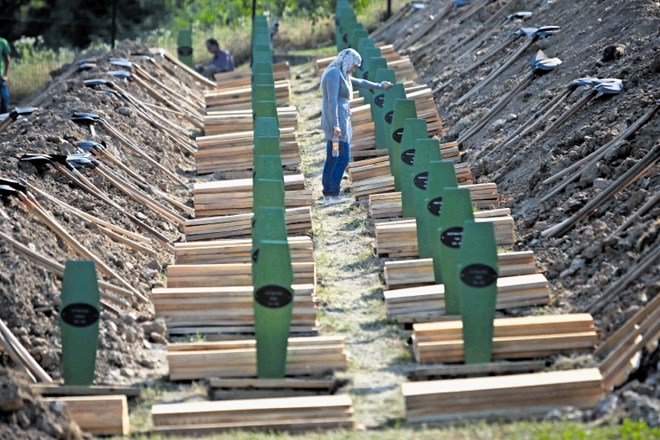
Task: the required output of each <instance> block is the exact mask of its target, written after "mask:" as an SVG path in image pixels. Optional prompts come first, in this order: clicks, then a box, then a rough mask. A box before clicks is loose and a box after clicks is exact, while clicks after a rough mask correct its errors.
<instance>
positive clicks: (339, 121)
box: [321, 49, 392, 205]
mask: <svg viewBox="0 0 660 440" xmlns="http://www.w3.org/2000/svg"><path fill="white" fill-rule="evenodd" d="M361 63H362V58H361V57H360V54H359V53H357V52H356V51H355V50H354V49H344V50H342V51H341V52H339V54H338V55H337V57H336V58H335V59H334V60H333V61H332V62H331V63H330V65H329V66H328V67H326V69H325V71H324V72H323V75H322V76H321V95H322V103H321V128H322V129H323V134H324V135H325V139H326V147H325V150H326V159H325V165H324V166H323V178H322V183H323V200H324V202H325V203H326V204H329V205H331V204H335V203H341V202H344V201H345V200H346V199H344V198H342V197H340V196H339V190H340V185H341V179H342V176H343V175H344V171H345V170H346V167H347V166H348V162H349V160H350V152H351V149H350V142H351V137H352V136H353V129H352V126H351V108H350V105H349V100H350V99H351V97H352V96H353V87H362V88H368V89H389V88H390V87H392V83H391V82H389V81H382V82H381V83H375V82H371V81H368V80H366V79H358V78H353V77H352V76H351V74H352V73H353V72H354V71H355V69H357V68H358V66H359V65H360V64H361ZM333 139H334V140H335V141H337V142H338V144H339V151H338V153H337V152H335V154H334V155H333V151H332V150H333V147H332V144H333Z"/></svg>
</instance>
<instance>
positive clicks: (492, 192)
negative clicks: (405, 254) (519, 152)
mask: <svg viewBox="0 0 660 440" xmlns="http://www.w3.org/2000/svg"><path fill="white" fill-rule="evenodd" d="M461 187H463V188H467V189H469V190H470V198H471V199H472V206H474V207H475V208H478V209H489V208H495V207H497V205H498V204H499V194H498V192H497V184H496V183H477V184H470V185H463V184H461ZM368 206H369V219H370V220H372V221H378V220H383V219H393V218H397V217H398V218H400V217H402V216H403V212H402V206H401V193H400V192H389V193H379V194H371V195H369V202H368Z"/></svg>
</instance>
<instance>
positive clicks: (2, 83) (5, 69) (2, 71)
mask: <svg viewBox="0 0 660 440" xmlns="http://www.w3.org/2000/svg"><path fill="white" fill-rule="evenodd" d="M10 53H11V48H10V47H9V43H8V42H7V40H5V39H4V38H2V37H0V55H1V56H0V113H7V112H8V111H9V89H8V88H7V77H8V76H9V63H10V61H11V59H10V58H9V54H10Z"/></svg>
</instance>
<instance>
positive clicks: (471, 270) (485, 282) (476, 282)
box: [460, 263, 497, 287]
mask: <svg viewBox="0 0 660 440" xmlns="http://www.w3.org/2000/svg"><path fill="white" fill-rule="evenodd" d="M460 277H461V281H463V282H464V283H465V284H467V285H468V286H470V287H488V286H491V285H493V284H495V283H496V282H497V271H496V270H495V269H493V268H492V267H490V266H486V265H485V264H481V263H475V264H470V265H469V266H466V267H464V268H463V270H461V273H460Z"/></svg>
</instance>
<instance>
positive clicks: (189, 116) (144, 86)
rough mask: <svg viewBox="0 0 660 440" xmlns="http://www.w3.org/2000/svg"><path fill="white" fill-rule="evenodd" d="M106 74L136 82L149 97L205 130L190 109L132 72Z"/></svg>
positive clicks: (119, 71)
mask: <svg viewBox="0 0 660 440" xmlns="http://www.w3.org/2000/svg"><path fill="white" fill-rule="evenodd" d="M106 73H107V74H108V75H110V76H113V77H115V78H119V79H124V80H128V81H134V82H135V83H137V84H138V86H139V87H141V88H142V89H144V90H145V91H146V92H147V93H148V94H149V96H151V97H152V98H153V99H154V100H156V101H158V102H160V103H162V104H164V105H165V106H166V107H169V108H171V109H173V110H175V111H177V112H178V113H180V114H181V115H183V118H184V119H186V120H187V121H188V122H190V123H191V124H193V125H194V126H196V127H197V128H200V129H201V128H203V123H202V120H201V117H200V116H198V115H195V114H193V113H192V112H191V111H190V110H188V109H184V108H183V107H181V106H180V105H178V104H177V103H176V102H175V101H173V100H172V99H168V98H167V97H165V96H163V94H162V93H159V92H158V91H157V90H156V89H154V88H153V87H151V86H150V85H149V84H147V82H146V81H144V80H143V79H141V78H140V77H139V76H137V75H133V74H132V73H131V72H128V71H126V70H111V71H108V72H106Z"/></svg>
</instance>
